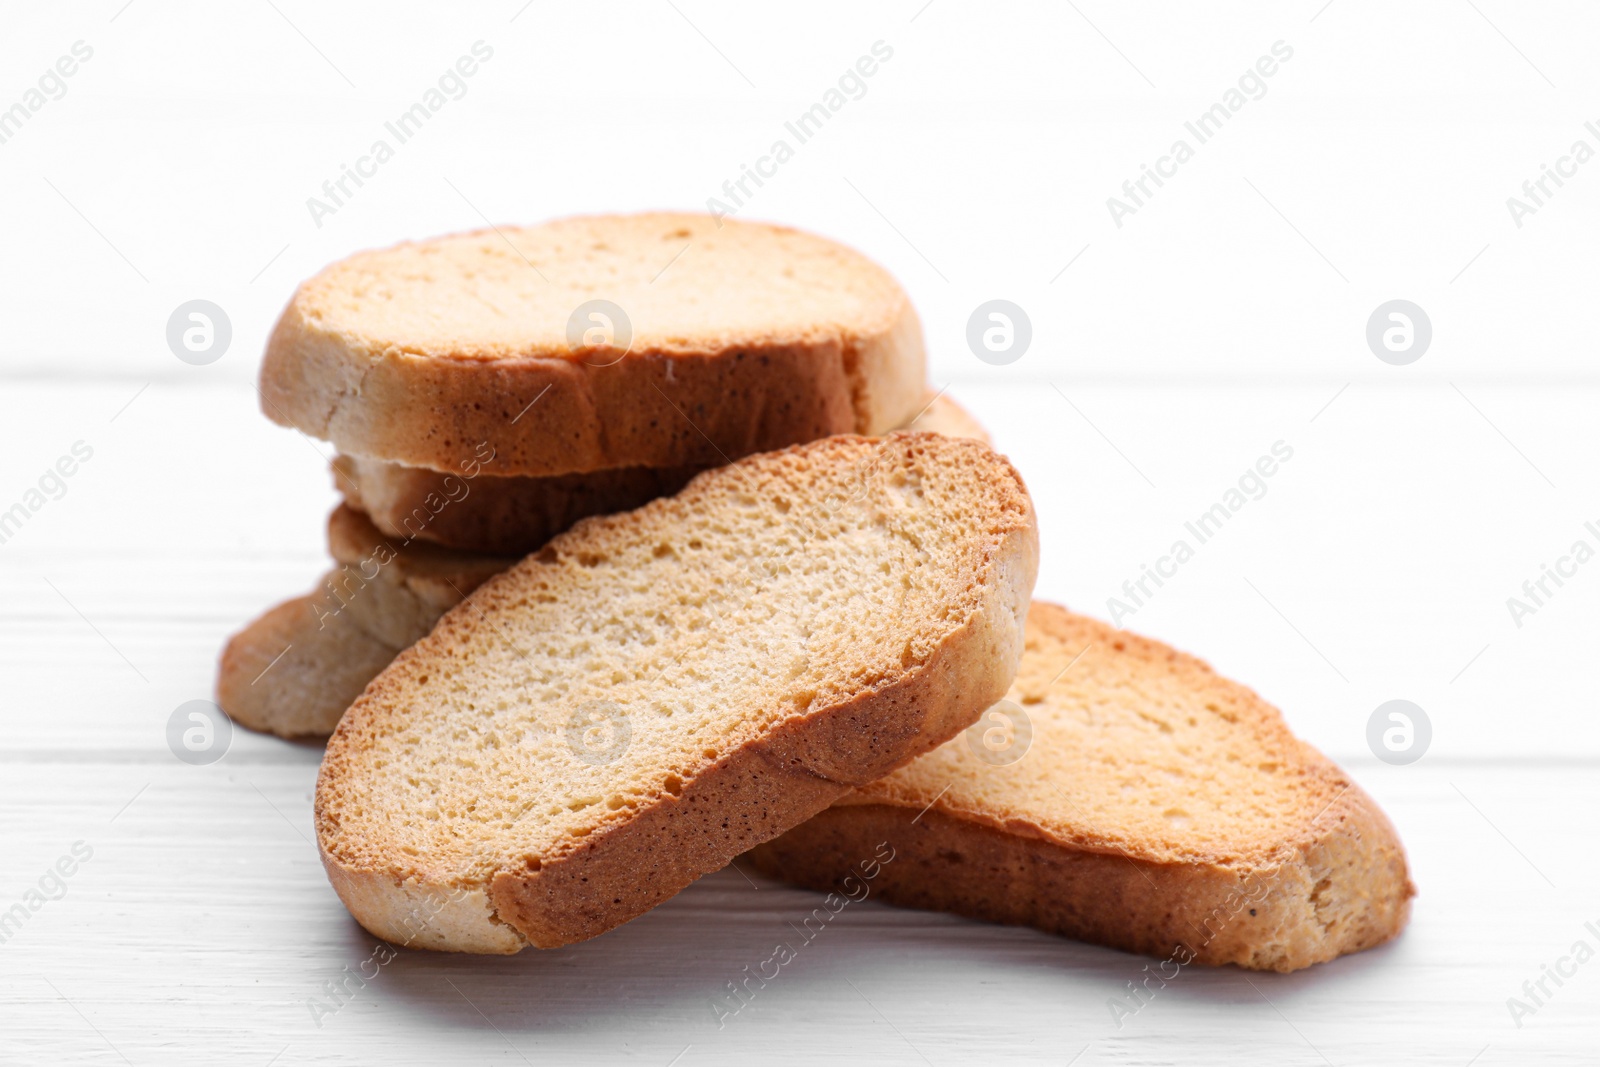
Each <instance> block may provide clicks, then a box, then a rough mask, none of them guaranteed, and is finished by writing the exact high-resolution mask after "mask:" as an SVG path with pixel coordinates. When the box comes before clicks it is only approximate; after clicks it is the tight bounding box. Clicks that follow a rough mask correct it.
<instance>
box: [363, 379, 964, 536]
mask: <svg viewBox="0 0 1600 1067" xmlns="http://www.w3.org/2000/svg"><path fill="white" fill-rule="evenodd" d="M923 404H924V407H923V410H922V412H921V413H920V414H918V415H917V417H916V418H915V419H914V420H912V422H911V423H910V425H909V426H907V427H906V428H907V429H912V430H926V431H928V432H929V433H942V434H946V435H947V436H951V437H972V438H975V439H977V440H980V441H983V442H985V443H988V440H989V436H988V434H986V433H985V432H984V430H983V427H982V426H980V425H979V424H978V422H977V420H976V419H974V418H973V417H972V416H971V415H969V414H967V412H966V411H964V410H963V409H962V408H961V406H960V405H959V404H957V403H956V402H955V401H954V400H951V399H950V398H949V397H948V396H945V395H943V394H942V393H941V394H938V395H935V396H930V397H927V398H925V399H924V401H923ZM495 469H496V465H495V464H494V463H493V462H489V463H480V462H478V461H477V460H476V459H474V460H472V461H470V462H468V463H467V464H465V465H463V466H462V468H461V469H460V470H459V471H456V472H449V473H447V472H444V471H435V470H430V469H428V468H426V467H408V466H405V465H403V464H400V463H388V462H385V461H383V460H375V459H366V458H363V457H360V456H339V457H337V458H336V459H335V460H334V461H333V474H334V484H335V485H336V486H337V487H338V489H339V491H340V492H341V493H342V494H344V499H345V503H347V504H349V505H350V506H351V507H353V508H355V509H356V510H358V511H361V512H363V513H364V514H366V515H367V516H368V517H369V518H371V520H372V522H373V525H375V526H376V527H377V528H378V529H379V530H381V531H382V532H383V533H385V534H387V535H389V536H390V537H399V538H406V539H411V538H416V539H418V540H422V541H431V542H435V543H437V544H442V545H450V546H452V547H455V548H466V549H472V550H474V551H479V552H495V553H506V554H517V555H520V554H522V553H525V552H531V551H533V550H534V549H536V548H538V547H539V546H540V545H542V544H544V543H545V542H546V541H548V540H550V538H552V537H554V536H555V535H556V534H558V533H560V532H561V531H563V530H565V529H567V527H569V526H571V525H572V524H573V523H575V522H577V521H578V520H579V519H582V518H586V517H588V516H590V515H603V514H606V513H608V512H612V511H627V510H628V509H629V508H636V507H638V506H639V505H640V504H643V503H646V502H648V501H651V500H654V499H655V498H656V497H658V496H667V495H669V494H671V493H676V492H677V491H678V490H679V489H682V488H683V487H684V486H685V485H686V484H688V481H689V479H690V478H693V477H694V476H695V475H696V474H698V473H699V472H700V471H701V470H702V469H703V468H702V467H668V468H660V467H618V468H615V469H612V470H603V471H591V472H589V473H587V474H560V475H555V476H553V477H549V478H516V477H503V476H500V475H496V474H494V473H493V471H494V470H495Z"/></svg>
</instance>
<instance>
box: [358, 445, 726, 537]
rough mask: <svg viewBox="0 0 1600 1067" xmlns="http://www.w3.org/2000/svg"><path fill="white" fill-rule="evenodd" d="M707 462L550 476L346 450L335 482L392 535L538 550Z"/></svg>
mask: <svg viewBox="0 0 1600 1067" xmlns="http://www.w3.org/2000/svg"><path fill="white" fill-rule="evenodd" d="M702 469H703V468H700V467H671V468H658V467H617V468H614V469H612V470H603V471H590V472H589V473H587V474H558V475H554V476H552V477H549V478H515V477H512V478H507V477H500V476H497V475H493V474H486V473H479V474H478V475H477V476H476V477H474V478H466V477H463V476H461V475H457V474H446V473H443V472H441V471H433V470H428V469H427V468H426V467H407V466H404V465H403V464H399V463H385V462H383V461H382V460H372V459H364V458H362V457H360V456H339V457H337V458H336V459H335V460H334V461H333V473H334V484H335V485H336V486H337V487H338V489H339V491H340V492H341V493H343V494H344V499H345V502H346V503H347V504H349V505H350V506H351V507H353V508H356V509H357V510H359V511H361V512H364V513H365V514H366V515H368V516H370V517H371V520H372V522H373V524H374V526H376V527H377V528H378V529H380V530H382V531H383V532H384V533H386V534H388V535H390V536H392V537H403V538H410V539H414V540H417V541H429V542H435V543H438V544H441V545H452V546H455V547H457V548H465V549H473V550H477V551H482V552H497V553H507V554H511V553H515V554H519V555H520V554H522V553H526V552H532V551H533V550H534V549H536V548H538V547H539V546H540V545H542V544H544V543H545V542H546V541H548V540H550V538H552V537H554V536H555V535H556V534H558V533H561V532H562V531H563V530H566V529H567V528H568V527H570V526H571V525H572V524H573V523H575V522H577V521H578V520H579V519H582V518H587V517H588V516H590V515H603V514H606V513H607V512H612V511H628V510H630V509H632V508H636V507H638V506H639V505H641V504H645V503H648V502H649V501H651V500H654V499H655V498H656V497H658V496H670V495H671V494H673V493H676V492H677V491H678V490H679V489H682V488H683V487H684V486H685V485H687V484H689V479H690V478H693V477H694V476H695V475H696V474H698V473H700V471H701V470H702Z"/></svg>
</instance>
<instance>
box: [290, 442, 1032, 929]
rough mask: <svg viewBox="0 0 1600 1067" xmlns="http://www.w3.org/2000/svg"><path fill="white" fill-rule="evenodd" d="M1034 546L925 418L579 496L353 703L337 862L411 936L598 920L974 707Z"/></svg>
mask: <svg viewBox="0 0 1600 1067" xmlns="http://www.w3.org/2000/svg"><path fill="white" fill-rule="evenodd" d="M1037 557H1038V534H1037V529H1036V527H1035V522H1034V512H1033V507H1032V503H1031V501H1030V500H1029V499H1028V495H1027V490H1026V489H1025V487H1024V486H1023V483H1022V480H1021V478H1020V477H1019V476H1018V475H1017V473H1016V471H1015V470H1014V469H1013V468H1012V466H1011V465H1010V463H1009V462H1007V461H1006V460H1005V459H1004V458H1003V457H1001V456H999V455H997V454H996V453H994V452H992V451H991V450H990V449H988V448H987V447H985V446H984V445H982V444H979V443H978V442H976V441H971V440H957V439H953V438H947V437H942V436H938V435H934V434H925V433H897V434H894V435H891V436H889V437H886V438H883V439H880V440H868V439H864V438H859V437H849V436H844V437H833V438H829V439H826V440H822V441H817V442H813V443H811V444H808V445H799V446H795V447H793V448H789V449H785V450H783V451H780V452H774V453H767V454H763V455H758V456H754V457H751V458H749V459H746V460H743V461H740V462H738V463H735V464H733V465H731V466H727V467H722V468H719V469H716V470H713V471H709V472H707V473H705V474H702V475H700V476H698V477H697V478H696V479H695V480H694V481H693V482H691V483H690V484H689V486H688V487H687V488H685V489H684V490H683V491H682V492H681V493H679V494H678V495H676V496H674V497H669V498H665V499H661V500H657V501H655V502H653V503H651V504H648V505H646V506H645V507H642V508H640V509H638V510H636V511H632V512H627V513H624V514H620V515H611V516H605V517H600V518H592V519H587V520H584V521H583V522H581V523H579V524H578V525H577V526H576V527H574V528H573V529H572V530H571V531H569V532H568V533H566V534H563V535H562V536H560V537H558V538H556V539H555V540H554V541H552V542H551V543H550V544H549V545H547V546H546V547H545V548H544V549H543V550H542V551H540V552H539V553H536V554H535V555H533V556H530V557H528V558H527V559H526V560H524V561H523V562H522V563H520V564H518V565H517V566H515V567H513V568H512V569H511V570H509V571H507V572H505V573H504V574H501V575H499V576H498V577H496V578H493V579H491V580H490V581H489V582H487V583H486V584H485V585H484V586H482V587H481V588H480V589H479V590H478V591H477V592H475V593H474V594H473V595H472V596H471V597H470V598H469V599H468V600H467V601H466V602H464V603H462V604H461V605H459V606H457V607H456V608H454V609H453V610H451V612H450V613H449V614H448V615H446V616H445V617H444V618H443V619H441V620H440V622H439V624H438V625H437V626H436V627H435V628H434V630H433V632H432V633H431V634H429V635H428V636H427V637H426V638H424V639H423V640H422V641H420V642H419V643H418V644H416V645H414V646H413V647H412V648H410V649H409V650H407V651H406V652H404V653H402V654H401V655H400V656H399V657H398V658H396V659H395V661H394V663H393V664H391V665H390V666H389V668H388V669H387V670H385V671H384V673H383V674H381V675H380V676H379V677H378V678H376V679H374V680H373V682H372V684H371V685H369V686H368V687H367V689H366V691H365V692H364V693H363V694H362V696H361V697H360V698H359V699H358V700H357V701H356V702H355V703H354V704H353V705H352V706H351V707H350V709H349V710H348V711H347V712H346V713H345V716H344V719H343V720H342V721H341V723H340V725H339V728H338V730H337V731H336V732H335V733H334V735H333V738H332V740H331V741H330V742H329V745H328V752H327V755H326V757H325V759H324V761H323V765H322V773H321V776H320V778H319V780H318V784H317V804H316V817H317V832H318V842H319V845H320V848H321V851H322V856H323V863H324V866H325V868H326V869H327V871H328V875H329V878H330V879H331V881H332V882H333V885H334V888H335V889H336V890H337V891H338V893H339V895H340V897H341V899H343V901H344V902H345V904H346V906H347V907H349V909H350V911H351V913H352V914H353V915H355V917H356V918H357V919H358V920H359V921H360V922H361V923H362V924H363V925H364V926H366V927H367V929H368V930H370V931H372V932H373V933H374V934H376V935H378V936H379V937H385V938H390V939H398V940H403V941H406V942H407V943H409V944H412V945H419V946H425V947H430V948H438V949H455V950H461V951H473V952H515V951H517V950H518V949H520V948H522V947H523V946H524V945H527V944H532V945H535V946H538V947H554V946H557V945H562V944H567V943H569V942H572V941H578V940H582V939H584V938H588V937H593V936H595V935H596V934H599V933H603V932H604V931H606V930H608V929H611V928H612V927H614V926H616V925H618V924H620V923H622V922H625V921H627V920H628V919H630V918H633V917H634V916H636V915H639V914H641V913H642V912H644V911H646V910H648V909H649V908H651V907H654V906H655V905H656V904H659V903H660V902H661V901H663V900H665V899H667V898H669V897H671V896H672V895H673V894H675V893H677V892H678V891H679V890H681V889H683V887H685V886H686V885H688V884H689V883H690V882H692V881H693V880H694V879H695V878H697V877H699V876H700V875H702V874H705V873H707V872H708V871H713V870H716V869H718V868H720V867H722V866H723V865H725V864H726V863H728V862H729V861H730V860H731V859H732V858H733V857H734V856H736V855H737V854H739V853H740V852H742V851H744V850H745V849H748V848H750V847H752V846H753V845H756V844H759V843H760V842H762V841H764V840H767V839H768V838H771V837H773V836H775V835H777V834H779V833H782V832H783V831H784V830H786V829H789V828H790V827H792V826H795V825H797V824H798V823H800V822H802V821H804V820H805V819H806V818H808V817H810V816H811V815H813V814H815V813H817V812H818V811H821V810H822V809H823V808H825V807H826V806H827V805H828V804H830V803H832V802H833V801H835V800H837V799H839V798H840V797H842V796H843V795H845V794H846V793H847V792H849V790H850V789H851V788H853V787H856V786H861V785H865V784H866V783H868V782H870V781H872V780H874V779H876V778H879V777H881V776H883V775H884V774H887V773H889V772H890V771H892V770H894V769H895V768H896V767H899V766H901V765H903V764H904V763H906V762H907V761H909V760H911V759H913V758H915V757H916V756H918V755H921V754H923V753H925V752H928V751H930V750H931V749H933V748H934V747H936V746H937V745H938V744H940V743H942V742H943V741H945V740H947V739H949V738H950V737H952V736H954V735H955V734H957V733H958V732H960V731H961V730H962V729H964V728H965V727H967V726H968V725H970V724H971V723H972V722H973V721H974V720H975V719H976V718H977V716H978V715H979V714H980V713H981V712H982V710H983V709H984V708H985V707H988V706H989V705H990V704H991V703H993V702H994V701H995V700H996V699H998V698H999V697H1000V696H1001V695H1002V694H1003V693H1004V692H1005V691H1006V687H1007V686H1008V685H1009V684H1010V682H1011V678H1012V675H1013V673H1014V671H1015V669H1016V664H1017V660H1018V657H1019V656H1020V654H1021V651H1022V634H1023V620H1024V618H1025V616H1026V613H1027V604H1028V596H1029V592H1030V590H1031V589H1032V586H1033V579H1034V574H1035V571H1036V568H1037ZM419 915H421V916H426V921H425V922H421V923H419V920H418V916H419ZM419 926H420V927H421V928H420V929H419Z"/></svg>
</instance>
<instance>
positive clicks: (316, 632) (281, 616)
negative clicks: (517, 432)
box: [217, 506, 516, 737]
mask: <svg viewBox="0 0 1600 1067" xmlns="http://www.w3.org/2000/svg"><path fill="white" fill-rule="evenodd" d="M328 547H329V549H330V551H331V552H332V554H333V558H334V560H335V561H336V562H337V563H339V564H340V566H339V567H338V568H337V569H335V570H332V571H329V572H328V573H327V574H325V575H323V576H322V579H321V580H320V581H319V582H318V583H317V588H316V589H315V591H313V592H312V593H309V594H307V595H306V596H301V597H295V598H294V599H293V600H289V601H286V602H284V603H282V604H279V605H277V606H276V607H274V608H272V609H271V610H270V611H268V612H266V613H265V614H264V615H262V616H260V617H259V618H257V619H255V620H254V621H253V622H251V623H250V625H248V626H246V627H245V628H244V629H243V630H240V631H239V632H238V633H236V634H234V635H233V637H232V638H230V639H229V641H228V644H227V646H226V647H225V648H224V649H223V652H222V660H221V662H220V663H219V664H218V667H217V703H218V704H219V705H221V707H222V710H223V711H225V712H227V713H228V716H229V717H230V718H231V719H233V720H234V721H235V722H237V723H239V724H240V725H242V726H248V727H250V728H251V729H252V730H261V731H264V732H266V733H273V734H278V735H279V736H281V737H327V736H328V734H330V733H332V732H333V728H334V727H335V726H337V725H338V724H339V716H341V715H343V714H344V709H345V708H347V707H349V706H350V702H351V701H353V700H354V699H355V698H356V697H358V696H360V695H361V690H363V689H365V688H366V686H367V683H368V682H370V681H371V680H372V679H373V677H374V676H376V675H377V674H378V672H380V671H382V670H383V668H385V667H387V666H388V665H389V661H390V660H392V659H394V657H395V655H396V654H398V653H399V651H400V650H401V649H403V648H406V647H407V646H409V645H411V644H413V643H415V642H416V641H418V640H420V639H421V638H422V637H423V636H424V635H425V634H427V632H428V631H429V630H431V629H433V624H434V623H436V622H438V621H439V616H441V615H443V614H444V613H445V612H446V611H449V610H450V609H451V608H452V607H454V606H455V605H456V604H459V603H460V602H461V600H462V598H464V597H465V596H466V595H467V594H468V593H470V592H472V590H474V589H476V588H477V587H478V586H480V585H482V584H483V583H484V582H485V581H486V580H488V579H489V578H491V577H493V576H494V575H496V574H498V573H500V572H501V571H503V570H505V569H506V568H507V567H509V566H511V565H512V564H513V563H515V562H516V557H506V556H488V555H483V554H480V553H474V552H461V551H456V550H452V549H444V548H440V547H439V546H437V545H428V544H421V543H414V544H411V545H405V546H396V545H395V544H394V543H393V542H391V541H390V540H389V539H388V538H386V537H384V536H383V535H382V534H381V533H379V532H378V530H377V529H375V528H374V527H373V525H372V524H371V523H370V522H368V521H367V519H366V517H365V516H363V515H361V514H360V513H359V512H356V511H353V510H351V509H350V508H348V507H343V506H341V507H340V508H338V509H337V510H335V511H334V513H333V515H332V516H331V517H330V518H329V520H328Z"/></svg>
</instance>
